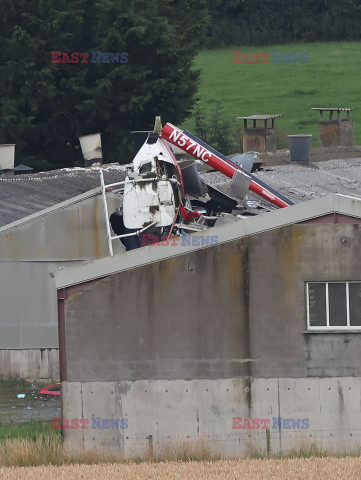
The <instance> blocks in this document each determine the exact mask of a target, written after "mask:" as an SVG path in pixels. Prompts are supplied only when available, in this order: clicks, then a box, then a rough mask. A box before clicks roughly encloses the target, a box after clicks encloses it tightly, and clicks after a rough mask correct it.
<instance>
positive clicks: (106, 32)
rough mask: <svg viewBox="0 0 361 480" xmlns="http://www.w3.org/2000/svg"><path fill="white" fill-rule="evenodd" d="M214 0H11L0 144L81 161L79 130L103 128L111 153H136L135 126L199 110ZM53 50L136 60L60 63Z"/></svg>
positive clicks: (4, 40) (2, 17) (2, 46)
mask: <svg viewBox="0 0 361 480" xmlns="http://www.w3.org/2000/svg"><path fill="white" fill-rule="evenodd" d="M206 3H207V2H206V0H200V1H198V2H193V1H191V0H180V1H177V2H175V1H173V0H153V1H152V2H149V1H145V0H133V1H132V2H129V1H125V0H98V1H94V0H73V1H72V2H66V1H65V0H56V1H55V0H38V1H37V2H32V1H31V2H29V1H28V2H26V1H25V0H19V1H17V2H15V1H11V0H2V2H1V3H0V142H1V143H16V144H17V159H18V161H21V162H25V163H28V164H30V165H33V166H35V167H38V168H54V167H62V166H69V165H74V164H77V163H80V164H81V162H82V160H81V154H80V151H79V144H78V136H79V135H82V134H86V133H93V132H96V131H101V132H103V145H104V156H105V161H121V162H127V161H130V160H131V158H132V154H131V140H130V131H131V130H144V129H148V128H151V126H152V123H153V121H154V116H155V115H161V116H162V119H163V121H172V122H174V123H178V122H181V121H183V120H184V118H185V117H186V116H187V115H188V114H189V113H190V111H191V108H192V104H193V99H194V95H195V93H196V89H197V82H198V76H199V73H198V72H196V71H195V70H194V69H193V68H192V62H193V59H194V57H195V55H196V53H197V50H198V48H199V47H200V46H201V45H202V43H201V42H202V41H204V35H205V32H206V29H207V22H208V14H207V4H206ZM52 51H61V52H67V53H71V52H88V53H90V52H92V51H100V52H104V53H105V52H114V53H116V52H127V53H128V63H124V64H117V63H51V58H52V57H51V52H52ZM89 62H91V58H89Z"/></svg>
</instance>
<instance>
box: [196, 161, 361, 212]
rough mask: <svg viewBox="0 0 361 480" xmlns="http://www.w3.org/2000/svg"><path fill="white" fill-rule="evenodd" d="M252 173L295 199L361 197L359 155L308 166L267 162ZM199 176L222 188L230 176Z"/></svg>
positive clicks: (360, 164) (249, 194)
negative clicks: (335, 194) (268, 164)
mask: <svg viewBox="0 0 361 480" xmlns="http://www.w3.org/2000/svg"><path fill="white" fill-rule="evenodd" d="M255 176H257V177H258V178H259V179H260V180H262V181H263V182H266V183H267V184H268V185H269V186H270V187H272V188H274V189H275V190H277V191H278V192H280V193H282V195H285V196H286V197H287V198H289V199H290V200H292V201H293V202H294V203H299V202H303V201H305V200H311V199H312V198H317V197H322V196H325V195H329V194H331V193H340V194H343V195H351V196H357V197H361V158H350V159H344V160H328V161H324V162H315V163H310V165H309V166H306V165H301V164H298V163H287V164H285V165H277V166H272V167H267V164H266V165H265V167H264V169H263V170H262V171H259V172H256V173H255ZM201 178H202V180H204V181H206V182H207V183H209V184H214V185H221V188H222V186H223V188H224V186H226V185H227V184H229V183H230V180H227V181H225V179H226V177H225V176H224V175H222V174H221V173H219V172H209V173H207V172H202V173H201ZM247 196H248V197H249V198H251V199H252V200H258V201H259V203H260V204H262V205H267V206H268V207H269V208H271V209H273V208H274V207H273V206H272V205H271V204H269V203H268V202H265V201H264V200H263V199H262V198H261V197H259V196H258V195H254V194H253V193H252V192H248V195H247Z"/></svg>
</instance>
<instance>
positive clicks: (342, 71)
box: [183, 42, 361, 146]
mask: <svg viewBox="0 0 361 480" xmlns="http://www.w3.org/2000/svg"><path fill="white" fill-rule="evenodd" d="M233 50H241V51H243V52H249V53H253V52H267V53H271V54H272V51H274V50H277V51H282V52H293V53H296V52H308V53H309V62H308V63H272V62H271V61H270V62H269V63H253V64H252V63H232V52H233ZM360 50H361V42H339V43H308V44H307V43H306V44H292V45H275V46H271V47H269V46H268V47H242V46H239V45H237V46H234V47H230V48H225V49H217V50H205V51H202V52H200V53H199V55H198V56H197V58H196V61H195V68H197V69H200V70H201V79H200V85H199V91H198V97H199V103H200V105H201V107H204V108H205V109H206V110H207V111H210V110H211V109H212V107H213V106H214V105H215V103H216V101H217V100H219V101H220V102H221V104H222V107H223V110H224V113H225V116H227V117H228V118H231V119H235V118H236V117H237V116H246V115H253V114H276V113H281V114H282V115H283V117H282V118H280V119H277V120H276V126H277V129H278V130H279V131H280V133H281V137H282V143H285V142H286V141H287V139H286V134H297V133H311V134H312V135H313V138H312V145H313V146H318V145H319V138H318V128H317V122H318V120H319V116H320V115H319V113H318V112H314V111H311V110H310V109H311V107H318V106H319V107H350V108H352V109H353V111H352V112H351V119H352V120H353V122H354V125H355V141H356V143H357V144H360V143H361V128H360V125H361V108H360V106H359V97H360V87H359V85H360V76H361V56H360V53H359V52H360ZM271 59H272V55H271V58H270V60H271ZM327 118H328V116H327ZM342 118H345V117H342ZM235 122H236V125H237V126H239V128H240V129H241V128H242V126H243V125H242V123H243V122H242V121H241V120H237V121H235ZM237 122H239V123H237ZM183 127H184V128H187V129H188V130H190V131H192V130H193V131H194V119H193V118H189V119H188V120H186V121H185V122H184V124H183ZM284 146H286V145H284Z"/></svg>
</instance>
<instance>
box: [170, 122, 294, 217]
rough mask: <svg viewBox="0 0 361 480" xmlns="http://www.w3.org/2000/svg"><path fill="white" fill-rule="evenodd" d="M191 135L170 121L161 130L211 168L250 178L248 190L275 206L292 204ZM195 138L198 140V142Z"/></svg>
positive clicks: (281, 206)
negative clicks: (238, 173)
mask: <svg viewBox="0 0 361 480" xmlns="http://www.w3.org/2000/svg"><path fill="white" fill-rule="evenodd" d="M191 136H192V138H191V137H189V136H188V135H187V134H186V133H185V132H183V131H182V130H180V129H179V128H177V127H175V126H174V125H172V124H171V123H166V124H165V125H164V127H163V130H162V138H164V139H165V140H167V141H168V142H170V143H172V144H173V145H176V146H177V147H179V148H181V149H182V150H184V151H185V152H187V153H189V154H190V155H193V156H194V157H196V158H198V159H199V160H202V162H204V163H206V164H207V165H209V166H210V167H212V168H215V169H216V170H218V171H219V172H221V173H223V174H224V175H226V176H227V177H229V178H232V177H233V175H234V173H235V171H236V170H239V171H241V172H242V173H244V174H245V175H246V176H248V177H249V178H251V183H250V185H249V187H248V188H249V190H252V191H253V192H255V193H257V194H258V195H260V196H261V197H263V198H265V199H266V200H268V201H269V202H271V203H273V204H274V205H276V206H277V207H280V208H283V207H289V206H290V205H292V204H293V202H291V200H289V199H288V198H286V197H284V196H283V195H281V194H280V193H278V192H276V191H275V190H273V188H271V187H269V186H268V185H266V184H265V183H263V182H262V181H261V180H259V179H258V178H257V177H255V176H254V175H252V174H250V173H247V172H245V170H243V168H241V167H240V166H238V165H236V164H235V163H233V162H232V161H231V160H229V159H227V158H226V157H224V155H222V154H220V153H219V152H216V151H215V150H213V149H212V148H211V147H210V146H209V145H207V144H205V143H203V142H202V141H201V140H199V139H197V137H194V136H193V135H191ZM197 140H199V142H198V141H197ZM207 147H208V148H207ZM212 150H213V151H212Z"/></svg>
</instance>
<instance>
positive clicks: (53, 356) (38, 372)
mask: <svg viewBox="0 0 361 480" xmlns="http://www.w3.org/2000/svg"><path fill="white" fill-rule="evenodd" d="M8 377H20V378H26V379H28V380H44V381H48V382H49V383H50V381H52V380H54V381H58V380H59V349H58V348H41V349H39V348H34V349H24V350H0V378H8Z"/></svg>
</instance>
